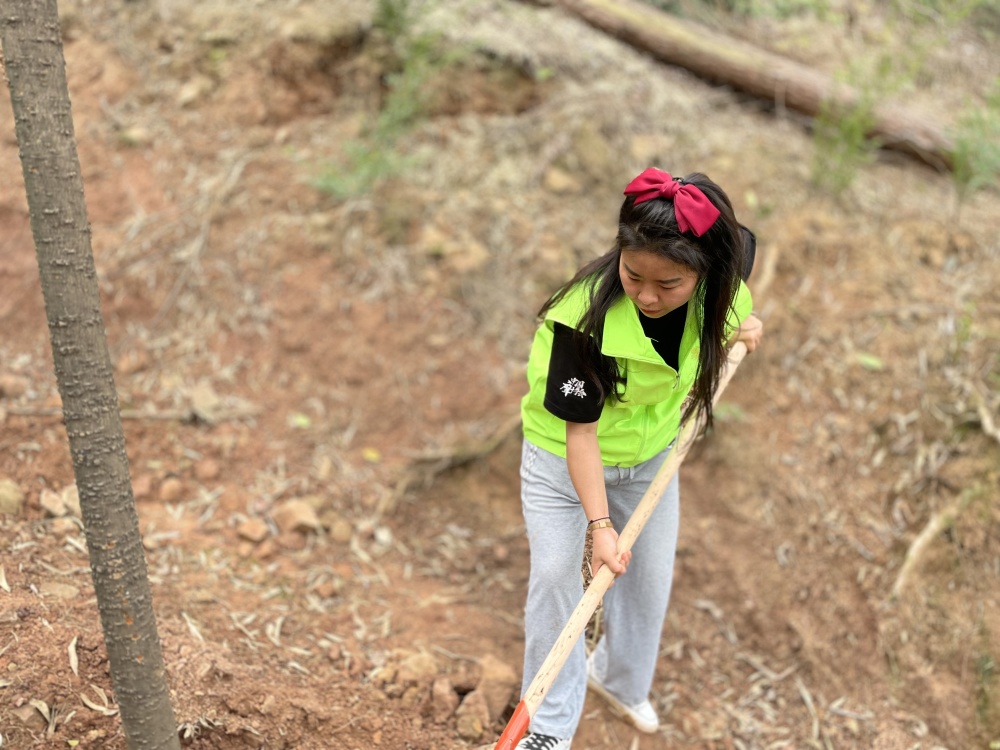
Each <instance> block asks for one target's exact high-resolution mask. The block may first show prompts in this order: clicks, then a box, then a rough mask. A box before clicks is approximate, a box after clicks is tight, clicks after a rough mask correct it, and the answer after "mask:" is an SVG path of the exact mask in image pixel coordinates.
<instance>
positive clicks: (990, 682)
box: [976, 653, 1000, 731]
mask: <svg viewBox="0 0 1000 750" xmlns="http://www.w3.org/2000/svg"><path fill="white" fill-rule="evenodd" d="M996 683H997V663H996V661H995V660H994V659H993V657H992V656H991V655H990V654H988V653H983V654H980V655H979V657H978V658H977V659H976V718H978V719H979V723H980V724H982V725H983V726H984V727H986V728H987V729H988V730H990V731H993V730H995V729H996V728H997V725H998V724H1000V710H998V708H997V706H996V704H995V703H994V698H995V697H996V696H995V695H994V690H995V688H996Z"/></svg>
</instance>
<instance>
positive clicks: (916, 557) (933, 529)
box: [891, 493, 971, 599]
mask: <svg viewBox="0 0 1000 750" xmlns="http://www.w3.org/2000/svg"><path fill="white" fill-rule="evenodd" d="M970 501H971V497H970V495H969V494H968V493H966V494H965V495H962V496H961V497H958V498H956V499H955V500H954V501H953V502H952V503H951V504H949V505H948V506H947V507H945V508H942V509H941V510H939V511H938V512H937V513H935V514H934V515H933V516H931V519H930V520H929V521H928V522H927V525H926V526H924V528H923V531H921V532H920V533H919V534H918V535H917V538H916V539H914V540H913V544H911V545H910V548H909V549H908V550H907V551H906V559H905V560H904V561H903V566H902V567H901V568H900V569H899V575H897V576H896V582H895V583H894V584H893V587H892V594H891V598H892V599H898V598H899V596H900V595H901V594H902V593H903V591H904V590H905V589H906V586H907V585H908V584H909V581H910V576H911V574H912V573H913V571H914V569H915V568H916V567H917V565H919V564H920V561H921V560H922V559H923V557H924V555H926V554H927V550H928V548H929V547H930V545H931V542H933V541H934V539H936V538H937V536H938V534H940V533H941V532H942V531H944V530H945V529H947V528H948V527H949V526H951V525H952V524H953V523H954V522H955V519H956V518H958V516H960V515H961V514H962V511H963V510H965V509H966V507H968V505H969V502H970Z"/></svg>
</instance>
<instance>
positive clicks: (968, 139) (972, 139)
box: [952, 79, 1000, 203]
mask: <svg viewBox="0 0 1000 750" xmlns="http://www.w3.org/2000/svg"><path fill="white" fill-rule="evenodd" d="M953 140H954V144H955V146H954V151H953V152H952V160H953V162H954V166H953V172H952V175H953V178H954V180H955V188H956V190H957V191H958V198H959V202H960V203H961V202H962V201H964V200H965V199H966V198H967V197H968V196H969V195H970V194H971V193H973V192H975V191H977V190H981V189H983V188H988V187H997V186H998V185H1000V79H997V82H996V84H994V87H993V91H992V92H991V93H990V95H989V96H988V97H987V98H986V102H985V104H984V105H983V106H981V107H969V108H967V109H966V111H965V112H964V113H963V114H962V115H961V117H959V120H958V125H957V127H956V128H955V131H954V134H953Z"/></svg>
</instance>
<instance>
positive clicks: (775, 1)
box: [646, 0, 830, 18]
mask: <svg viewBox="0 0 1000 750" xmlns="http://www.w3.org/2000/svg"><path fill="white" fill-rule="evenodd" d="M646 2H647V3H648V4H649V5H652V6H653V7H655V8H659V9H660V10H664V11H667V12H668V13H676V14H678V15H685V12H686V11H690V10H691V8H690V7H685V5H688V6H690V4H691V3H685V2H684V0H646ZM695 4H700V5H703V6H706V7H707V8H708V9H709V10H713V11H722V12H724V13H734V14H737V15H742V16H750V17H756V18H790V17H792V16H797V15H803V14H806V13H814V14H816V15H818V16H820V17H821V18H825V17H826V16H827V15H828V13H829V12H830V2H829V0H695Z"/></svg>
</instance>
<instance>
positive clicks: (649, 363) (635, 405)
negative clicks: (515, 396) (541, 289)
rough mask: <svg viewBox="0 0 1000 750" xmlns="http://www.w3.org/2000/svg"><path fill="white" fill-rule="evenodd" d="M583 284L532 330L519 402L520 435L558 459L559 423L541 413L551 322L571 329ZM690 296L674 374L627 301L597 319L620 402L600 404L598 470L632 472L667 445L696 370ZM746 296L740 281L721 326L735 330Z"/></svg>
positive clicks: (583, 302) (561, 449)
mask: <svg viewBox="0 0 1000 750" xmlns="http://www.w3.org/2000/svg"><path fill="white" fill-rule="evenodd" d="M589 297H590V289H589V285H588V284H586V283H583V284H577V285H576V286H575V287H574V288H573V289H571V290H570V291H569V292H568V293H567V294H566V296H565V297H563V299H562V300H560V302H559V304H557V305H555V306H554V307H553V308H552V309H550V310H549V311H548V312H547V313H546V315H545V320H544V321H542V324H541V325H540V326H539V327H538V330H537V331H536V333H535V338H534V341H533V343H532V346H531V354H530V355H529V357H528V372H527V374H528V393H527V394H526V395H525V396H524V398H523V399H521V420H522V423H523V428H524V436H525V438H527V439H528V440H529V441H531V442H532V443H534V444H535V445H537V446H539V447H540V448H543V449H545V450H547V451H549V452H550V453H555V454H556V455H559V456H562V457H564V458H565V457H566V423H565V422H564V421H563V420H561V419H559V418H558V417H556V416H554V415H553V414H551V413H550V412H549V411H548V409H546V408H545V406H544V404H543V400H544V399H545V382H546V379H547V378H548V374H549V358H550V355H551V352H552V335H553V330H554V326H555V323H562V324H563V325H566V326H569V327H571V328H577V327H578V325H579V322H580V318H581V317H582V316H583V313H584V312H585V310H586V306H587V303H588V302H589ZM697 299H698V293H697V291H696V292H695V295H694V296H693V297H692V300H691V303H689V304H688V313H687V321H686V322H685V324H684V334H683V336H682V337H681V345H680V351H679V356H678V369H677V370H675V369H674V368H672V367H670V366H668V365H667V364H666V363H665V362H664V361H663V358H662V357H660V355H659V354H657V353H656V350H655V349H653V343H652V342H651V341H650V340H649V339H648V338H646V335H645V333H644V332H643V330H642V323H640V322H639V312H638V310H636V307H635V303H634V302H632V300H630V299H629V298H628V297H627V296H625V295H624V294H623V295H622V297H621V299H619V300H618V301H617V302H616V303H615V304H614V305H613V306H612V308H611V309H610V310H609V311H608V314H607V316H606V317H605V319H604V339H603V343H602V346H601V352H602V353H603V354H605V355H606V356H609V357H614V358H615V359H616V360H617V361H618V369H619V372H621V373H622V375H624V377H625V388H624V393H623V398H621V399H618V400H615V399H610V398H609V399H607V400H606V401H605V403H604V410H603V411H602V412H601V418H600V420H599V421H598V424H597V439H598V443H599V444H600V447H601V460H602V461H603V463H604V465H606V466H634V465H636V464H639V463H642V462H643V461H648V460H649V459H650V458H652V457H653V456H655V455H656V454H657V453H659V452H660V451H662V450H663V449H664V448H666V447H667V446H668V445H670V443H672V442H673V441H674V439H675V438H676V437H677V434H678V432H679V431H680V420H681V410H682V407H683V404H684V400H685V399H686V398H687V395H688V393H689V392H690V390H691V386H692V385H693V384H694V380H695V376H696V375H697V372H698V354H699V352H700V349H701V343H700V342H701V326H700V323H699V321H700V319H701V310H700V309H699V305H698V303H697V301H696V300H697ZM752 307H753V302H752V300H751V298H750V290H749V289H748V288H747V287H746V285H745V284H744V283H743V282H742V281H741V282H740V288H739V291H738V292H737V295H736V300H735V303H734V310H733V312H731V313H730V319H729V321H728V322H729V325H730V327H731V328H732V329H735V328H736V326H737V325H739V322H740V321H742V320H744V319H745V318H746V317H747V315H749V314H750V310H751V309H752Z"/></svg>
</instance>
